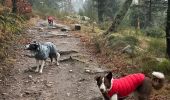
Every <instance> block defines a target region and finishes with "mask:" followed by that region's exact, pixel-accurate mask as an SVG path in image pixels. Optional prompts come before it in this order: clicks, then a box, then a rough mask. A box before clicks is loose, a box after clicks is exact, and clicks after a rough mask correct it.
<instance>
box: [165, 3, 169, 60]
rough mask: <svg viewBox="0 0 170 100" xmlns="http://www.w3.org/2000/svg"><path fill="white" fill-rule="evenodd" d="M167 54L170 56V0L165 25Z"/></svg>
mask: <svg viewBox="0 0 170 100" xmlns="http://www.w3.org/2000/svg"><path fill="white" fill-rule="evenodd" d="M166 41H167V55H168V58H170V0H168V10H167V26H166Z"/></svg>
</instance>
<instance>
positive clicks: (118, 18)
mask: <svg viewBox="0 0 170 100" xmlns="http://www.w3.org/2000/svg"><path fill="white" fill-rule="evenodd" d="M131 4H132V0H126V1H125V3H124V4H123V6H122V8H121V10H120V12H119V13H118V14H117V15H116V17H115V19H114V20H113V22H112V25H111V26H110V27H109V29H108V30H107V31H106V32H105V33H104V35H107V34H109V32H115V31H116V30H117V27H118V25H119V24H120V23H121V21H122V20H123V18H124V16H125V15H126V13H127V11H128V9H129V7H130V5H131Z"/></svg>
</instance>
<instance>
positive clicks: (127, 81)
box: [95, 72, 165, 100]
mask: <svg viewBox="0 0 170 100" xmlns="http://www.w3.org/2000/svg"><path fill="white" fill-rule="evenodd" d="M95 80H96V81H97V85H98V87H99V89H100V91H101V93H102V94H103V97H104V99H105V100H124V99H125V98H126V97H127V96H128V95H130V94H131V93H134V95H135V100H149V96H150V94H151V92H152V87H153V88H154V89H156V90H158V89H161V88H162V87H163V85H164V80H165V76H164V74H163V73H161V72H153V73H152V77H151V78H150V77H147V76H145V74H143V73H136V74H130V75H127V76H125V77H121V78H118V79H114V78H113V76H112V73H111V72H109V73H108V74H107V75H106V76H96V77H95Z"/></svg>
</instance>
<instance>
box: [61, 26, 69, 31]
mask: <svg viewBox="0 0 170 100" xmlns="http://www.w3.org/2000/svg"><path fill="white" fill-rule="evenodd" d="M70 30H71V29H70V27H66V26H65V27H62V28H61V31H62V32H67V31H70Z"/></svg>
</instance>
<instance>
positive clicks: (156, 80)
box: [152, 72, 165, 90]
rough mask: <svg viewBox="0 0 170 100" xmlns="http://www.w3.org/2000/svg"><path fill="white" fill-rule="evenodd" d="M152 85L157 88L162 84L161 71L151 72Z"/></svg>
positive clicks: (163, 77)
mask: <svg viewBox="0 0 170 100" xmlns="http://www.w3.org/2000/svg"><path fill="white" fill-rule="evenodd" d="M152 76H153V77H152V86H153V88H154V89H156V90H159V89H161V88H162V87H163V86H164V81H165V75H164V74H163V73H161V72H153V73H152Z"/></svg>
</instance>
